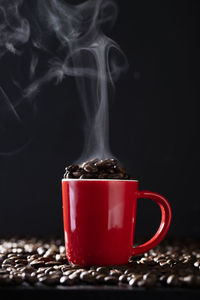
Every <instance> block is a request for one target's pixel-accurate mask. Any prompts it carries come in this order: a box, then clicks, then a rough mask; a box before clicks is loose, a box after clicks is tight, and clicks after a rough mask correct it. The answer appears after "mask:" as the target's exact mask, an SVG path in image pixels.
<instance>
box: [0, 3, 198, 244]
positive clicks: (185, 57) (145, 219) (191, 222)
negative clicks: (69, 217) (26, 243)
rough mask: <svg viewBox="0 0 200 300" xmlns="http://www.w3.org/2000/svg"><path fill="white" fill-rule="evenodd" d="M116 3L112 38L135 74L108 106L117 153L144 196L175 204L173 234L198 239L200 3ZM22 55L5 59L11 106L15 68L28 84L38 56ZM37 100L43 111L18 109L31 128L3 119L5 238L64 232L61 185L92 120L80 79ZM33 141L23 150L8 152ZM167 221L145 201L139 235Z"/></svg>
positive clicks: (0, 177)
mask: <svg viewBox="0 0 200 300" xmlns="http://www.w3.org/2000/svg"><path fill="white" fill-rule="evenodd" d="M118 4H119V16H118V20H117V23H116V26H115V27H114V29H113V31H112V34H111V37H112V38H113V39H114V40H115V41H117V42H118V43H119V45H120V46H121V48H122V49H123V51H124V52H125V54H126V56H127V58H128V61H129V70H128V72H127V73H126V74H125V75H123V76H122V77H121V79H120V80H119V81H118V82H117V84H116V94H115V100H114V101H113V103H112V106H111V109H110V136H111V141H110V143H111V150H112V152H113V153H114V155H115V156H117V157H118V158H119V160H120V161H121V162H122V163H123V164H124V165H125V166H126V167H127V168H128V169H129V171H130V172H131V173H132V174H133V176H134V177H135V178H136V179H139V181H140V189H146V190H152V191H155V192H158V193H160V194H163V195H164V196H166V197H167V199H168V200H169V202H170V204H171V206H172V210H173V222H172V226H171V229H170V232H169V235H173V236H189V237H191V236H199V230H200V222H199V215H200V199H199V195H198V187H199V175H198V173H199V167H198V164H199V146H198V140H199V136H198V117H199V110H198V102H199V48H198V46H197V43H198V40H199V30H198V26H199V24H198V23H199V20H198V19H199V12H200V10H199V8H200V5H199V4H200V3H199V1H194V0H188V1H175V0H174V1H169V0H167V1H144V0H139V1H118ZM24 53H25V54H23V56H21V57H18V58H16V56H15V57H14V56H13V55H11V54H8V55H6V56H4V58H3V59H1V60H0V85H1V86H2V87H3V88H4V90H5V91H6V92H7V94H8V95H9V97H10V98H11V99H12V100H13V99H15V98H17V97H18V94H17V89H16V88H14V87H13V84H12V82H11V81H9V80H8V79H10V78H14V77H15V73H16V69H17V74H18V75H17V76H19V77H20V81H21V83H22V86H23V84H24V86H25V85H26V80H27V74H26V68H25V65H26V63H27V61H28V60H29V55H30V53H29V52H28V49H27V51H25V52H24ZM27 53H28V54H27ZM16 60H18V62H16ZM44 60H45V57H44ZM19 61H20V62H19ZM16 66H18V67H16ZM19 66H20V67H19ZM19 74H20V75H19ZM19 77H18V78H17V79H19ZM36 101H37V102H36V103H37V105H34V106H33V105H31V104H30V101H28V100H27V103H24V102H23V103H22V104H21V105H20V106H19V107H18V110H19V113H20V116H21V117H22V120H23V122H24V127H22V126H21V125H19V126H18V125H16V124H15V123H14V124H12V120H11V121H10V122H9V118H8V119H7V118H6V117H5V115H4V114H2V112H1V114H0V116H1V119H0V122H1V123H4V124H6V132H1V136H0V153H1V155H0V203H1V206H0V235H3V236H5V235H12V234H18V235H43V236H47V235H48V236H50V235H62V234H63V229H62V202H61V178H62V176H63V173H64V168H65V166H67V165H69V164H71V163H72V162H73V161H75V160H76V159H77V158H78V157H79V156H80V154H81V151H82V148H83V138H84V137H83V130H82V126H83V124H84V115H83V111H82V106H81V104H80V101H79V97H78V94H77V92H76V86H75V81H74V79H73V78H66V79H65V80H64V81H63V83H62V84H60V85H58V86H56V85H55V84H54V83H53V82H51V83H50V84H48V85H46V86H45V88H43V89H42V91H41V93H40V94H39V95H38V96H37V100H36ZM3 115H4V117H2V116H3ZM33 116H34V117H33ZM3 118H5V119H6V120H5V119H4V120H3ZM27 141H29V143H28V145H27V146H26V147H25V148H23V149H21V151H19V152H16V153H13V155H11V154H9V155H8V152H9V151H10V150H11V149H14V148H16V147H18V146H21V145H23V144H24V142H27ZM3 152H4V154H3ZM159 220H160V212H159V208H158V207H157V206H156V205H155V204H153V202H152V201H150V200H149V201H148V200H140V201H139V203H138V215H137V228H136V231H137V235H138V236H139V235H142V236H145V237H146V239H147V238H148V237H150V235H152V234H153V233H154V232H155V230H156V228H157V226H158V223H159Z"/></svg>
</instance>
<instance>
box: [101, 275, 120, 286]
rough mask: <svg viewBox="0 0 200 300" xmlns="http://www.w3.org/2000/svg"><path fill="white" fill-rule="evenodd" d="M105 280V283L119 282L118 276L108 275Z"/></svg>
mask: <svg viewBox="0 0 200 300" xmlns="http://www.w3.org/2000/svg"><path fill="white" fill-rule="evenodd" d="M104 282H105V283H108V284H116V283H117V282H118V280H117V278H116V277H113V276H106V277H105V278H104Z"/></svg>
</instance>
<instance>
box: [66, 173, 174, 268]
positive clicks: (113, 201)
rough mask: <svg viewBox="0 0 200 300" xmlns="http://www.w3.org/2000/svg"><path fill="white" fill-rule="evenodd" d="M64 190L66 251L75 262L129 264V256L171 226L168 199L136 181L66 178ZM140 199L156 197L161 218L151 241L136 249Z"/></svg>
mask: <svg viewBox="0 0 200 300" xmlns="http://www.w3.org/2000/svg"><path fill="white" fill-rule="evenodd" d="M62 193H63V220H64V232H65V246H66V254H67V258H68V260H69V262H70V263H73V264H77V265H82V266H90V265H115V264H124V263H127V262H128V260H129V258H130V256H132V255H138V254H140V253H143V252H145V251H148V250H149V249H151V248H153V247H155V246H156V245H157V244H158V243H159V242H160V241H161V240H162V239H163V238H164V236H165V234H166V233H167V231H168V229H169V226H170V222H171V209H170V206H169V203H168V202H167V200H166V199H165V198H164V197H162V196H160V195H158V194H155V193H152V192H138V182H137V181H126V180H95V179H94V180H88V179H87V180H76V179H68V180H67V179H66V180H63V181H62ZM138 198H149V199H153V200H155V201H156V202H157V203H158V204H159V205H160V207H161V212H162V220H161V224H160V227H159V229H158V231H157V233H156V234H155V236H154V237H153V238H152V239H151V240H150V241H148V242H147V243H145V244H144V245H141V246H139V247H136V248H133V239H134V229H135V219H136V206H137V199H138Z"/></svg>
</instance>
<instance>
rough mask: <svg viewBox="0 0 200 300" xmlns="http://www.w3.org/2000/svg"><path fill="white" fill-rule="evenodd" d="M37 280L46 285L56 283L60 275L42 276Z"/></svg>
mask: <svg viewBox="0 0 200 300" xmlns="http://www.w3.org/2000/svg"><path fill="white" fill-rule="evenodd" d="M39 282H41V283H44V284H46V285H57V284H58V283H59V282H60V276H58V275H53V276H46V275H44V276H42V277H40V278H39Z"/></svg>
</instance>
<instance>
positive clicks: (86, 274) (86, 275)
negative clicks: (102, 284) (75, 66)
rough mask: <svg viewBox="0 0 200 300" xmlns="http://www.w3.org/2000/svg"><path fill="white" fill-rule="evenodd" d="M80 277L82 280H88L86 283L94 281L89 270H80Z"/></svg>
mask: <svg viewBox="0 0 200 300" xmlns="http://www.w3.org/2000/svg"><path fill="white" fill-rule="evenodd" d="M80 279H81V280H82V281H84V282H88V283H91V282H93V281H94V278H93V276H92V275H91V274H90V273H89V272H87V271H84V272H81V274H80Z"/></svg>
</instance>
